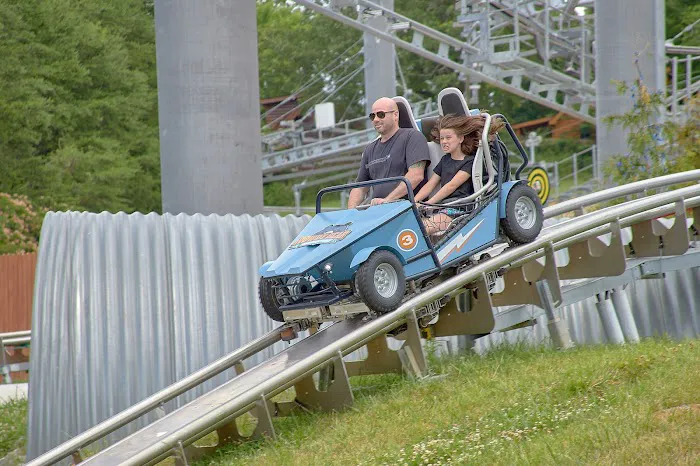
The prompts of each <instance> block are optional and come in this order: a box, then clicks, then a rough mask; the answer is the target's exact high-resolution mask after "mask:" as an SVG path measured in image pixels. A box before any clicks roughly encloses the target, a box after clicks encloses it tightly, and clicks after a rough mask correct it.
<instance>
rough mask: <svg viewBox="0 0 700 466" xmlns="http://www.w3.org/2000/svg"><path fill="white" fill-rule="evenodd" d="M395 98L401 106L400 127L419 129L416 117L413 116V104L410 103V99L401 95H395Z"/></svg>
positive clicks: (398, 105) (399, 106)
mask: <svg viewBox="0 0 700 466" xmlns="http://www.w3.org/2000/svg"><path fill="white" fill-rule="evenodd" d="M393 100H394V102H396V106H397V107H398V108H399V128H413V129H418V125H417V124H416V119H415V118H414V117H413V110H411V105H410V104H409V103H408V100H406V98H405V97H401V96H397V97H394V99H393Z"/></svg>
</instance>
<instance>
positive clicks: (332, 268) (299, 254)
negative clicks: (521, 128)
mask: <svg viewBox="0 0 700 466" xmlns="http://www.w3.org/2000/svg"><path fill="white" fill-rule="evenodd" d="M455 91H456V92H459V91H458V90H455ZM460 96H461V94H460ZM483 115H484V117H485V118H486V120H487V121H486V126H485V130H484V132H483V134H482V141H481V145H480V148H479V150H478V151H477V155H476V158H475V162H474V169H475V170H476V169H477V168H478V169H479V170H480V169H481V167H483V166H486V167H487V169H486V171H487V173H488V181H487V182H486V183H483V182H482V180H483V179H484V178H483V176H482V172H481V171H478V172H473V173H472V177H471V179H472V180H473V183H474V188H475V189H474V191H475V192H474V194H473V195H472V196H470V198H465V203H463V204H459V205H461V206H465V207H467V208H466V209H465V210H464V213H463V214H462V215H459V216H458V217H456V218H455V219H454V220H453V221H452V223H451V224H450V226H449V228H448V229H447V230H446V231H444V234H442V235H440V234H438V235H436V236H433V237H428V236H427V234H426V230H425V227H424V224H423V221H422V219H423V218H424V217H422V216H421V213H420V212H419V206H418V205H417V204H416V202H415V201H414V199H413V190H412V188H411V186H410V183H409V181H408V180H407V179H406V178H404V177H394V178H387V179H383V180H373V181H366V182H360V183H351V184H347V185H341V186H334V187H330V188H325V189H322V190H321V191H320V192H319V193H318V196H317V198H316V216H315V217H314V218H313V219H312V220H311V221H310V222H309V224H308V225H307V226H306V227H305V228H304V229H303V230H302V232H301V233H300V234H299V235H298V236H297V237H296V238H295V239H294V241H293V242H292V243H291V244H290V245H289V247H288V248H287V249H286V250H285V251H284V252H283V253H282V254H281V255H280V256H279V257H278V258H277V259H276V260H274V261H270V262H267V263H265V264H264V265H263V266H262V267H261V268H260V275H261V279H260V286H259V292H260V299H261V302H262V304H263V308H264V310H265V312H266V313H267V314H268V315H269V316H270V317H271V318H272V319H274V320H278V321H300V322H301V321H304V322H306V323H313V322H320V321H328V320H338V319H340V318H344V317H347V316H349V315H352V314H356V313H362V312H364V313H367V312H369V313H370V314H373V313H374V314H381V313H384V312H390V311H391V310H394V309H395V308H396V307H398V305H400V303H401V301H403V300H404V299H407V298H408V297H410V296H412V295H415V294H416V293H419V292H421V291H422V290H423V289H426V288H429V287H430V286H432V285H434V284H435V283H437V282H439V281H441V280H444V279H445V278H448V277H449V276H452V275H454V274H455V273H458V272H459V270H461V269H462V268H464V267H468V266H469V265H470V264H474V263H476V262H478V260H480V259H481V255H482V254H483V255H484V256H486V257H488V256H489V255H490V254H493V253H494V249H496V248H493V247H494V246H496V245H498V244H501V245H503V247H502V248H500V250H502V249H503V248H504V247H507V246H508V245H510V244H521V243H525V242H529V241H532V240H533V239H534V238H535V237H536V236H537V235H538V234H539V232H540V229H541V227H542V220H543V218H542V206H541V204H540V202H539V198H537V194H536V193H535V192H534V191H533V190H532V188H530V187H529V186H527V184H526V183H525V181H520V180H517V181H507V179H508V177H509V176H508V171H507V170H505V169H503V167H506V165H505V164H504V163H503V162H504V160H506V155H505V154H503V153H502V151H501V149H500V148H498V147H500V146H496V151H495V152H496V154H493V157H492V155H491V150H490V149H489V148H488V146H489V141H488V139H487V137H488V127H489V125H490V121H491V116H490V115H487V114H483ZM498 117H501V118H503V117H502V115H498ZM503 120H504V121H505V123H506V128H507V129H508V132H509V133H510V135H511V137H513V139H514V141H515V144H516V146H517V147H518V149H519V151H520V154H521V156H522V157H523V164H522V165H521V166H520V168H519V169H518V170H517V171H516V174H515V177H516V179H517V178H518V176H519V174H520V172H521V171H522V169H523V168H524V167H525V166H526V165H527V155H526V154H525V151H524V149H523V148H522V145H520V143H519V142H518V141H517V138H516V137H515V133H514V131H513V130H512V128H511V127H510V125H509V124H508V122H507V120H505V118H503ZM479 157H481V159H480V158H479ZM482 160H483V164H482ZM495 167H499V168H498V169H497V168H495ZM498 171H502V172H503V173H500V174H499V173H498ZM397 182H399V183H405V185H406V188H407V192H408V194H407V198H408V199H407V200H400V201H395V202H389V203H383V204H378V205H373V206H363V207H358V208H354V209H345V210H338V211H332V212H321V199H322V197H323V195H324V194H326V193H329V192H333V191H341V190H347V189H352V188H357V187H363V188H364V187H370V186H372V185H375V184H380V183H394V184H396V183H397ZM467 201H468V202H467ZM452 206H453V204H450V207H452ZM432 207H437V208H440V206H432ZM443 207H444V206H443ZM487 249H488V251H486V250H487ZM488 278H489V277H487V279H488ZM491 280H492V281H493V280H495V277H491ZM492 284H493V283H491V285H492ZM356 303H363V304H365V305H366V307H365V306H362V305H360V306H352V305H353V304H356ZM343 304H349V306H342V305H343ZM444 305H445V303H443V302H442V300H439V302H436V303H434V305H430V306H428V308H429V309H428V310H427V312H426V313H425V316H426V318H428V319H429V318H432V316H434V315H436V314H437V312H439V309H440V308H441V307H442V306H444ZM343 308H344V309H343ZM349 309H352V310H349Z"/></svg>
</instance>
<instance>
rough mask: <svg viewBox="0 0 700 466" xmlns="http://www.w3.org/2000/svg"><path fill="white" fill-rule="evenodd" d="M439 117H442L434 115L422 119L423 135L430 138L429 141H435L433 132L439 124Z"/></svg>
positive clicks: (421, 128)
mask: <svg viewBox="0 0 700 466" xmlns="http://www.w3.org/2000/svg"><path fill="white" fill-rule="evenodd" d="M438 118H440V117H438V116H432V117H425V118H421V120H420V130H421V132H422V133H423V136H425V139H427V140H428V142H434V141H433V135H432V134H431V132H432V130H433V128H434V127H435V125H437V122H438Z"/></svg>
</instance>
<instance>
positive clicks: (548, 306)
mask: <svg viewBox="0 0 700 466" xmlns="http://www.w3.org/2000/svg"><path fill="white" fill-rule="evenodd" d="M535 286H537V293H538V294H539V296H540V301H542V307H543V308H544V312H545V314H546V315H547V329H548V330H549V336H550V337H551V338H552V343H554V346H556V347H557V348H560V349H568V348H572V347H573V346H574V342H573V341H571V335H570V334H569V327H568V326H567V325H566V321H564V320H562V319H560V318H559V317H557V315H556V314H555V313H554V310H555V309H556V308H555V306H554V300H553V299H552V292H551V290H550V289H549V283H547V281H545V280H541V281H538V282H537V283H536V284H535Z"/></svg>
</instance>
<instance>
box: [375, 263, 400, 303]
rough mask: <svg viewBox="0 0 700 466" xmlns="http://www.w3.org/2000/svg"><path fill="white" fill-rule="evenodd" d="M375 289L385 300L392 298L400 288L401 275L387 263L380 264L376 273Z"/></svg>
mask: <svg viewBox="0 0 700 466" xmlns="http://www.w3.org/2000/svg"><path fill="white" fill-rule="evenodd" d="M374 288H376V290H377V293H379V294H380V295H381V296H382V297H383V298H391V297H392V296H394V294H396V290H397V289H398V288H399V274H397V273H396V269H395V268H394V267H393V266H392V265H391V264H387V263H383V264H379V266H378V267H377V269H376V270H375V271H374Z"/></svg>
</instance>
